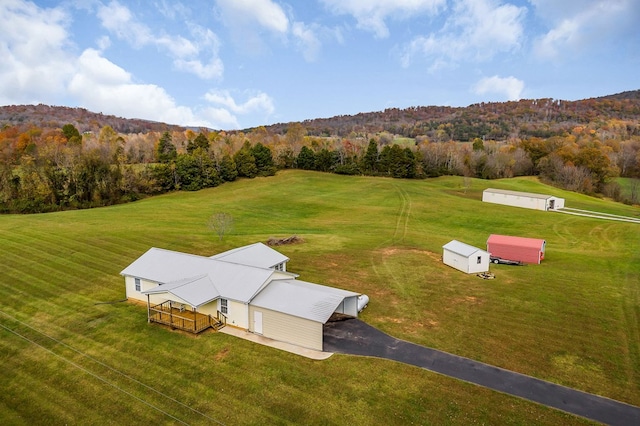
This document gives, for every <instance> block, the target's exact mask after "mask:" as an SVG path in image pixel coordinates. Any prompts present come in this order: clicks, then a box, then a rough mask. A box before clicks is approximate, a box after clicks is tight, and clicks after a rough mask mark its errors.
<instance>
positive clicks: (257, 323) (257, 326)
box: [253, 311, 262, 334]
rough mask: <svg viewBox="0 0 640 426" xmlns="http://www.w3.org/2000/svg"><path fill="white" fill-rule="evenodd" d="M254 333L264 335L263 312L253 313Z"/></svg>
mask: <svg viewBox="0 0 640 426" xmlns="http://www.w3.org/2000/svg"><path fill="white" fill-rule="evenodd" d="M253 332H254V333H257V334H262V312H260V311H254V312H253Z"/></svg>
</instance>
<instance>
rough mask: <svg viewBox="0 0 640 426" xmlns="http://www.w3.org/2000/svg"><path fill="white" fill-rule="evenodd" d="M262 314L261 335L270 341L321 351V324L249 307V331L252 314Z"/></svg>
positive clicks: (251, 329) (251, 323) (251, 327)
mask: <svg viewBox="0 0 640 426" xmlns="http://www.w3.org/2000/svg"><path fill="white" fill-rule="evenodd" d="M256 311H258V312H262V335H263V336H264V337H268V338H270V339H274V340H278V341H281V342H286V343H291V344H294V345H298V346H302V347H305V348H310V349H315V350H318V351H321V350H322V329H323V324H322V323H320V322H316V321H311V320H307V319H303V318H299V317H294V316H291V315H287V314H283V313H281V312H276V311H272V310H270V309H266V308H258V307H255V306H250V307H249V325H250V327H249V331H251V332H255V330H254V329H253V328H254V327H253V316H254V312H256Z"/></svg>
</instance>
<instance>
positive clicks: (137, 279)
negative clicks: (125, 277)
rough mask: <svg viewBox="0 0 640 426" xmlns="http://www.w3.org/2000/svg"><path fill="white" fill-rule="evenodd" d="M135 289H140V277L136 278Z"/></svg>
mask: <svg viewBox="0 0 640 426" xmlns="http://www.w3.org/2000/svg"><path fill="white" fill-rule="evenodd" d="M135 281H136V291H140V278H136V279H135Z"/></svg>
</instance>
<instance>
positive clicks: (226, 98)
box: [205, 90, 274, 115]
mask: <svg viewBox="0 0 640 426" xmlns="http://www.w3.org/2000/svg"><path fill="white" fill-rule="evenodd" d="M205 99H206V100H207V101H209V102H211V103H212V104H217V105H222V106H224V107H226V109H227V110H230V111H232V112H234V113H236V114H249V113H254V112H259V113H264V114H267V115H269V114H272V113H273V111H274V106H273V100H272V99H271V98H270V97H269V95H267V94H266V93H262V92H260V93H258V94H256V95H254V96H252V97H250V98H249V99H248V100H247V101H245V102H244V103H241V104H239V103H237V102H236V100H235V99H234V98H233V96H231V93H229V91H227V90H220V91H210V92H209V93H207V94H206V95H205Z"/></svg>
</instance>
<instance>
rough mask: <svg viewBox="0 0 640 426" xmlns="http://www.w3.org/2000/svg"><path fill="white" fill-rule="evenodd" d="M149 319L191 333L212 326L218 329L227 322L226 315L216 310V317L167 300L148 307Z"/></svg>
mask: <svg viewBox="0 0 640 426" xmlns="http://www.w3.org/2000/svg"><path fill="white" fill-rule="evenodd" d="M149 321H150V322H157V323H159V324H165V325H168V326H170V327H171V328H177V329H179V330H184V331H189V332H191V333H200V332H201V331H204V330H206V329H207V328H209V327H213V328H214V329H215V330H216V331H217V330H220V329H221V328H222V327H224V326H225V325H226V324H227V317H226V316H225V315H224V314H222V313H221V312H219V311H218V315H217V318H214V317H212V316H211V315H206V314H201V313H200V312H195V311H192V310H188V309H186V307H185V306H183V305H182V304H177V303H175V302H171V301H170V300H167V301H165V302H162V303H160V304H158V305H153V306H150V307H149Z"/></svg>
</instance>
